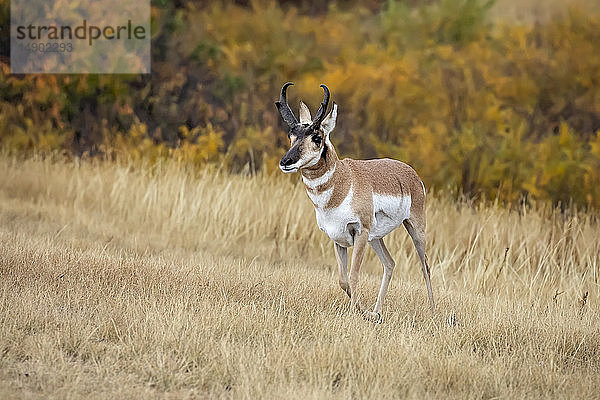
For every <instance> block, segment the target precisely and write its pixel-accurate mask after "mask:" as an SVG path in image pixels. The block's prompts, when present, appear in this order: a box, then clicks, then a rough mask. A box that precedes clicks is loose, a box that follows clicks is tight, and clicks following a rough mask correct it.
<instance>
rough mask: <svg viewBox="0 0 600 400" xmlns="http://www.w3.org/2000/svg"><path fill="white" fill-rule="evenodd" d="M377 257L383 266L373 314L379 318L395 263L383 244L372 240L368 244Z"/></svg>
mask: <svg viewBox="0 0 600 400" xmlns="http://www.w3.org/2000/svg"><path fill="white" fill-rule="evenodd" d="M369 244H370V245H371V247H372V248H373V250H375V253H377V256H378V257H379V259H380V260H381V264H383V277H382V278H381V287H380V288H379V295H378V296H377V303H376V304H375V309H374V310H373V312H374V313H375V314H378V315H379V316H381V308H382V307H383V301H384V300H385V295H386V293H387V291H388V286H389V284H390V280H391V279H392V272H394V267H395V266H396V263H395V262H394V259H393V258H392V256H391V255H390V252H389V251H388V249H387V248H386V247H385V243H384V242H383V238H382V239H374V240H372V241H370V242H369Z"/></svg>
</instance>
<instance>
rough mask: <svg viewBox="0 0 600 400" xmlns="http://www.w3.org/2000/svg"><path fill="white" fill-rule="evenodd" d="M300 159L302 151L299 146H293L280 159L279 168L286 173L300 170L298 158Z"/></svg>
mask: <svg viewBox="0 0 600 400" xmlns="http://www.w3.org/2000/svg"><path fill="white" fill-rule="evenodd" d="M299 159H300V151H298V146H293V147H292V148H291V149H290V150H289V151H288V152H287V153H285V155H284V156H283V157H282V158H281V161H279V168H280V169H281V170H282V171H283V172H285V173H291V172H296V171H297V170H298V166H297V164H298V160H299Z"/></svg>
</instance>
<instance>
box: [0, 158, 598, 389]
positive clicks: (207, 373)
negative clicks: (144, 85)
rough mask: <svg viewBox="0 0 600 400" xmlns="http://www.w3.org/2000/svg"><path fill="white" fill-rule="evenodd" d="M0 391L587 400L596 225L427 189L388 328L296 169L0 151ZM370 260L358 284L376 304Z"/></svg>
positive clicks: (398, 248) (594, 342)
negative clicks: (366, 314) (244, 172)
mask: <svg viewBox="0 0 600 400" xmlns="http://www.w3.org/2000/svg"><path fill="white" fill-rule="evenodd" d="M0 171H2V173H1V177H0V398H3V399H13V398H50V399H79V398H108V399H110V398H118V399H124V398H169V399H175V398H252V399H257V398H285V399H288V398H292V399H293V398H297V399H311V398H340V399H341V398H344V399H347V398H357V399H359V398H377V399H380V398H382V399H385V398H538V397H546V398H567V397H570V398H581V399H583V398H598V396H599V393H600V306H599V305H598V304H599V303H598V298H599V295H600V242H599V240H598V238H599V237H600V223H599V221H598V219H597V217H594V216H592V215H589V214H584V213H577V212H570V213H566V214H561V213H560V212H557V211H554V210H552V209H550V208H546V207H542V206H533V207H529V208H522V209H520V210H515V211H508V210H505V209H503V208H500V207H497V206H494V205H493V204H491V205H488V206H485V207H484V206H473V205H470V204H468V203H467V202H458V203H457V202H455V201H453V200H451V199H450V198H449V197H448V196H445V195H443V194H434V195H432V196H430V198H429V200H428V222H429V225H428V236H429V244H428V253H429V259H430V264H431V266H432V274H433V287H434V294H435V296H436V299H437V302H438V308H437V310H436V312H435V313H434V314H431V312H430V311H429V309H428V305H427V295H426V291H425V285H424V282H423V279H422V276H421V272H420V268H419V264H418V262H417V257H416V254H415V251H414V248H413V247H412V244H411V242H410V239H409V237H408V235H407V234H406V233H405V232H403V231H397V232H394V233H393V234H392V235H391V237H389V238H388V240H387V243H388V246H389V248H390V251H391V252H392V254H393V256H394V257H395V259H396V261H397V264H398V266H397V267H396V270H395V273H394V277H393V279H392V284H391V286H390V292H389V295H388V300H387V302H386V304H385V307H384V313H383V316H384V320H385V321H384V323H383V324H380V325H379V324H372V323H368V322H366V321H364V320H363V319H362V318H361V317H360V316H359V315H356V314H355V313H354V312H352V311H350V310H349V309H348V300H347V298H346V297H345V294H343V292H342V290H341V289H340V288H339V287H338V286H337V273H336V267H335V260H334V256H333V250H332V246H331V244H330V243H329V242H328V241H327V240H326V237H325V235H324V234H322V233H321V232H320V231H319V230H318V228H317V227H316V223H315V217H314V212H313V210H312V208H311V204H310V202H309V200H308V199H307V197H306V194H305V192H304V191H303V188H302V186H301V185H299V184H298V183H297V182H298V177H297V176H294V177H286V176H279V175H276V176H268V175H266V174H263V175H259V176H252V177H243V176H229V175H227V174H224V173H222V172H220V171H218V170H216V169H212V170H206V171H201V172H198V171H193V170H191V169H187V168H184V167H181V166H177V165H175V164H168V165H162V166H161V165H159V166H154V167H147V168H144V167H132V166H128V165H118V164H108V163H92V162H89V163H88V162H81V163H64V162H60V161H58V162H51V161H47V160H42V159H21V160H17V159H15V158H12V157H8V156H0ZM380 270H381V268H380V265H379V263H378V261H377V260H376V257H375V256H374V254H373V252H372V251H371V250H369V251H368V257H367V259H366V261H365V267H364V272H363V275H362V288H361V293H362V296H363V299H364V300H366V303H368V304H372V303H374V301H375V297H376V290H377V287H378V284H379V280H380V272H381V271H380Z"/></svg>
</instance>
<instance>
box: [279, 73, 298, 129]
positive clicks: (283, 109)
mask: <svg viewBox="0 0 600 400" xmlns="http://www.w3.org/2000/svg"><path fill="white" fill-rule="evenodd" d="M292 85H293V83H292V82H288V83H286V84H285V85H283V87H282V88H281V95H280V96H279V101H276V102H275V105H276V106H277V109H278V110H279V113H280V114H281V117H282V118H283V120H284V121H285V122H286V123H287V124H288V125H289V126H290V128H291V127H292V126H294V125H297V124H298V120H297V119H296V117H295V116H294V113H293V112H292V110H291V108H290V106H288V103H287V99H286V97H285V96H286V94H285V92H286V90H287V87H288V86H292Z"/></svg>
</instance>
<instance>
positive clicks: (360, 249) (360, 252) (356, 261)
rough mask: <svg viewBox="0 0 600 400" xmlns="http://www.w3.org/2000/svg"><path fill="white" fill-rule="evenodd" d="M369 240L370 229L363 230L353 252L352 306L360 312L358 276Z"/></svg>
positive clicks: (358, 235) (357, 238)
mask: <svg viewBox="0 0 600 400" xmlns="http://www.w3.org/2000/svg"><path fill="white" fill-rule="evenodd" d="M368 239H369V231H368V229H364V228H363V229H362V232H360V233H358V234H355V236H354V250H352V264H351V265H350V304H351V306H352V307H356V308H357V309H358V310H359V311H361V312H362V311H363V308H362V307H361V305H360V299H359V298H358V276H359V274H360V265H361V263H362V259H363V256H364V254H365V249H366V247H367V243H368Z"/></svg>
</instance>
